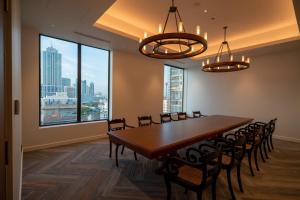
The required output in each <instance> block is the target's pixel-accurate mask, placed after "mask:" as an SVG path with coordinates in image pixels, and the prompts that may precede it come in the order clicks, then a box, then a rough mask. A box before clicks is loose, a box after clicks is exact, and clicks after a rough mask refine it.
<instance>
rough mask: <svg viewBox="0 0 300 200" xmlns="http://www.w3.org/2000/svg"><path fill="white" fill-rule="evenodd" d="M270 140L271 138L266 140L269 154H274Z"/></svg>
mask: <svg viewBox="0 0 300 200" xmlns="http://www.w3.org/2000/svg"><path fill="white" fill-rule="evenodd" d="M269 138H270V137H269V136H268V137H267V138H266V140H267V146H268V150H269V152H272V150H271V146H270V139H269Z"/></svg>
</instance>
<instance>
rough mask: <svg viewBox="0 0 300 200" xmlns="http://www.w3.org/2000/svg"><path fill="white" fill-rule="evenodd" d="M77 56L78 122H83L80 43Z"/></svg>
mask: <svg viewBox="0 0 300 200" xmlns="http://www.w3.org/2000/svg"><path fill="white" fill-rule="evenodd" d="M77 52H78V56H77V77H78V78H77V122H81V45H80V44H78V51H77Z"/></svg>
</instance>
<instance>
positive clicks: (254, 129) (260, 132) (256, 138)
mask: <svg viewBox="0 0 300 200" xmlns="http://www.w3.org/2000/svg"><path fill="white" fill-rule="evenodd" d="M239 132H240V134H243V135H244V136H245V137H246V154H247V157H248V163H249V169H250V172H251V175H252V176H254V172H253V168H252V152H253V153H254V160H255V165H256V170H257V171H259V166H258V160H257V153H258V150H259V151H260V156H261V158H262V160H263V162H265V159H264V156H263V151H262V141H263V140H264V137H265V135H264V134H265V132H264V127H262V126H260V125H258V124H257V123H251V124H249V125H247V126H246V127H244V128H241V129H239Z"/></svg>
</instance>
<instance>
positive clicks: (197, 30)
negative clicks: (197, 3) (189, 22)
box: [196, 25, 201, 35]
mask: <svg viewBox="0 0 300 200" xmlns="http://www.w3.org/2000/svg"><path fill="white" fill-rule="evenodd" d="M196 33H197V35H200V33H201V32H200V26H199V25H198V26H196Z"/></svg>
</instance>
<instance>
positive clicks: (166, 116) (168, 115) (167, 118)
mask: <svg viewBox="0 0 300 200" xmlns="http://www.w3.org/2000/svg"><path fill="white" fill-rule="evenodd" d="M171 121H172V117H171V113H164V114H160V123H161V124H163V123H168V122H171Z"/></svg>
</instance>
